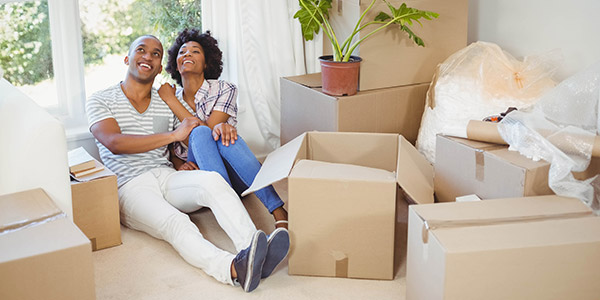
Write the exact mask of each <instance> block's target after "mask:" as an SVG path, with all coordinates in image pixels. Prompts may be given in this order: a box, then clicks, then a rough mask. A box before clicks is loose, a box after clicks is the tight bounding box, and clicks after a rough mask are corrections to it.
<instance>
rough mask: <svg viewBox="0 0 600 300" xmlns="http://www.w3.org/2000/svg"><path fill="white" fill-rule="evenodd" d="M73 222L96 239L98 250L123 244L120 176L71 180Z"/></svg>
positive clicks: (96, 248)
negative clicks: (118, 182)
mask: <svg viewBox="0 0 600 300" xmlns="http://www.w3.org/2000/svg"><path fill="white" fill-rule="evenodd" d="M71 192H72V195H73V221H74V222H75V224H77V226H78V227H79V228H80V229H81V231H83V233H85V235H86V236H87V237H88V238H89V239H90V241H91V242H92V249H93V250H94V251H96V250H100V249H104V248H108V247H112V246H117V245H120V244H121V224H120V221H119V220H120V219H119V195H118V192H117V176H115V175H111V176H107V177H102V178H97V179H94V180H91V181H87V182H77V181H71Z"/></svg>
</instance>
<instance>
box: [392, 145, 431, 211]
mask: <svg viewBox="0 0 600 300" xmlns="http://www.w3.org/2000/svg"><path fill="white" fill-rule="evenodd" d="M396 172H397V174H398V177H397V181H398V185H400V187H401V188H402V189H403V190H404V191H405V192H406V193H407V194H408V196H409V197H410V198H411V199H412V200H413V201H415V202H416V203H418V204H426V203H433V201H434V198H433V166H432V165H431V164H429V162H428V161H427V160H426V159H425V157H424V156H423V155H421V153H419V151H418V150H417V149H416V148H415V147H414V146H413V145H412V144H411V143H409V142H408V141H407V140H406V139H405V138H404V137H403V136H401V135H400V136H399V139H398V163H397V167H396Z"/></svg>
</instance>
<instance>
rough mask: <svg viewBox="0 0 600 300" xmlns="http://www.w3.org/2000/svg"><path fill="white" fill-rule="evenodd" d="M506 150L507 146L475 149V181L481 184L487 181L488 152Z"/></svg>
mask: <svg viewBox="0 0 600 300" xmlns="http://www.w3.org/2000/svg"><path fill="white" fill-rule="evenodd" d="M502 148H506V146H505V145H489V146H485V147H481V148H477V149H475V179H477V181H479V182H483V181H484V180H485V157H484V153H485V152H486V151H492V150H496V149H502Z"/></svg>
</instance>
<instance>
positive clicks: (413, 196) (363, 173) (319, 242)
mask: <svg viewBox="0 0 600 300" xmlns="http://www.w3.org/2000/svg"><path fill="white" fill-rule="evenodd" d="M432 172H433V170H432V167H431V165H430V164H429V163H428V162H427V161H426V160H425V158H424V157H423V156H421V154H420V153H418V151H417V150H416V149H415V148H414V147H413V146H412V145H411V144H410V143H409V142H408V141H407V140H406V139H405V138H403V137H402V136H401V135H398V134H382V133H339V132H309V133H305V134H302V135H301V136H299V137H297V138H296V139H294V140H292V141H291V142H289V143H287V144H286V145H284V146H282V147H280V148H279V149H277V150H275V151H274V152H272V153H271V154H269V155H268V156H267V158H266V160H265V162H264V164H263V166H262V168H261V170H260V172H259V173H258V174H257V176H256V179H255V180H254V182H253V184H252V186H251V187H250V188H249V189H248V190H247V191H245V192H244V193H243V195H245V194H248V193H250V192H252V191H256V190H258V189H260V188H262V187H265V186H267V185H269V184H272V183H273V182H276V181H279V180H281V179H284V178H286V177H287V179H288V206H289V222H290V223H289V229H290V235H291V249H290V255H289V260H288V262H289V273H290V274H293V275H314V276H336V277H351V278H370V279H393V278H394V248H395V244H394V243H395V237H394V235H395V233H396V232H395V227H396V225H397V224H396V222H397V221H396V220H397V216H396V215H397V214H396V209H397V205H396V202H397V200H401V201H402V202H407V201H408V202H410V203H432V202H433V186H432V184H433V179H432V175H433V174H432ZM399 186H400V187H401V188H402V190H401V191H400V190H399ZM400 222H401V221H400ZM396 246H397V245H396Z"/></svg>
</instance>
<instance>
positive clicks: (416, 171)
mask: <svg viewBox="0 0 600 300" xmlns="http://www.w3.org/2000/svg"><path fill="white" fill-rule="evenodd" d="M311 134H312V135H321V134H323V135H328V136H331V137H338V138H339V139H336V141H333V142H335V143H343V140H344V138H357V139H360V138H361V137H365V138H366V137H385V138H395V139H396V141H397V142H396V143H397V145H398V146H397V149H395V151H397V153H396V155H397V158H396V169H395V171H396V181H397V183H398V185H400V187H402V188H403V189H404V190H405V192H406V193H407V194H408V195H409V196H410V197H411V198H412V200H413V201H415V202H416V203H420V204H421V203H433V166H431V165H430V164H429V162H427V160H426V159H425V157H423V156H422V155H421V154H420V153H419V152H418V151H417V149H416V148H415V147H414V146H413V145H411V144H410V143H409V142H408V141H407V140H406V139H405V138H404V137H402V136H401V135H399V134H382V133H376V134H375V133H348V132H342V133H340V132H335V133H320V132H308V133H303V134H301V135H300V136H298V137H296V138H295V139H293V140H292V141H290V142H289V143H287V144H285V145H283V146H281V147H280V148H278V149H276V150H275V151H273V152H272V153H271V154H269V155H268V156H267V158H266V159H265V161H264V163H263V165H262V167H261V169H260V171H259V172H258V174H257V175H256V178H255V179H254V182H253V183H252V185H251V186H250V187H249V188H248V189H247V190H246V191H244V192H243V193H242V196H245V195H247V194H249V193H252V192H255V191H257V190H259V189H261V188H264V187H266V186H269V185H271V184H273V183H275V182H277V181H279V180H282V179H284V178H286V177H288V176H289V175H290V172H291V170H292V168H293V167H294V164H295V163H296V161H298V160H300V159H311V158H309V157H308V154H307V153H306V152H303V151H301V149H306V148H308V149H310V148H312V147H313V145H309V144H308V137H309V135H311ZM374 146H377V145H366V147H367V148H372V147H374ZM314 147H321V145H314ZM386 150H387V149H386ZM323 152H325V151H323ZM328 155H330V156H331V155H335V153H329V154H328ZM324 160H325V161H327V159H324ZM333 162H336V161H333Z"/></svg>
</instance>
